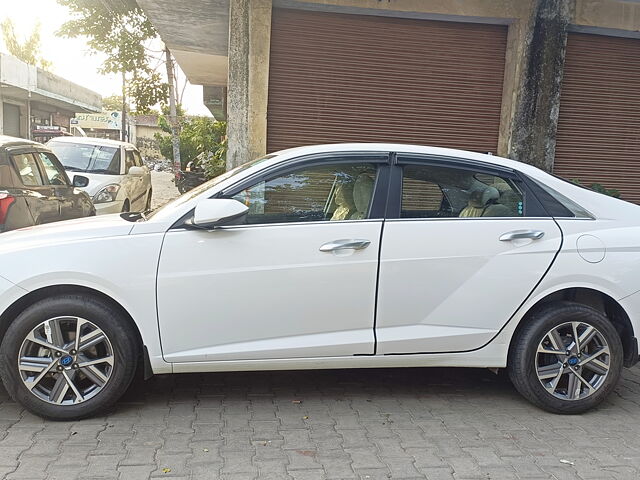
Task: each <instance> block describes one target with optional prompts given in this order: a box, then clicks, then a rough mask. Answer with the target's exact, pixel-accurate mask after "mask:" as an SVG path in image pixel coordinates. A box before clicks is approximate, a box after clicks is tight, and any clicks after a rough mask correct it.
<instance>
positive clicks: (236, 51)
mask: <svg viewBox="0 0 640 480" xmlns="http://www.w3.org/2000/svg"><path fill="white" fill-rule="evenodd" d="M271 8H272V4H271V0H230V3H229V82H228V87H227V137H228V151H227V168H233V167H235V166H238V165H241V164H242V163H245V162H247V161H249V160H252V159H254V158H256V157H259V156H261V155H264V154H265V153H266V133H267V132H266V125H267V118H266V116H267V97H268V88H269V87H268V81H269V48H270V43H271V40H270V38H271Z"/></svg>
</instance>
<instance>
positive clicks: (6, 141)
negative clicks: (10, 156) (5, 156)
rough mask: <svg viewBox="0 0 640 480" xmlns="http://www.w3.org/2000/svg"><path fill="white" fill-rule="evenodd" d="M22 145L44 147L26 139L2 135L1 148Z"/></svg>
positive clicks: (0, 136)
mask: <svg viewBox="0 0 640 480" xmlns="http://www.w3.org/2000/svg"><path fill="white" fill-rule="evenodd" d="M22 145H25V146H26V145H34V146H38V147H42V146H43V145H42V144H41V143H38V142H34V141H32V140H27V139H26V138H18V137H9V136H8V135H0V148H6V147H20V146H22Z"/></svg>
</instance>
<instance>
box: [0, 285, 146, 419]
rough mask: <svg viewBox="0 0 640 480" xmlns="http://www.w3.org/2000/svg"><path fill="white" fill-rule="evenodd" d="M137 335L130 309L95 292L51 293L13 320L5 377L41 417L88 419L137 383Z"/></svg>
mask: <svg viewBox="0 0 640 480" xmlns="http://www.w3.org/2000/svg"><path fill="white" fill-rule="evenodd" d="M135 338H136V334H135V331H133V328H132V326H131V325H130V323H129V322H128V321H127V320H126V319H125V318H123V316H122V314H121V313H120V312H119V311H117V310H116V309H114V308H112V307H111V306H110V305H108V304H105V303H103V302H101V301H100V300H98V299H96V298H94V297H90V296H80V295H63V296H59V297H55V298H49V299H44V300H41V301H39V302H37V303H35V304H33V305H31V306H30V307H29V308H27V309H26V310H25V311H24V312H22V313H21V314H20V315H19V316H18V317H17V318H16V319H15V321H14V322H13V323H12V324H11V325H10V326H9V329H8V330H7V333H6V334H5V337H4V339H3V341H2V344H1V345H0V376H1V377H2V380H3V382H4V385H5V387H6V389H7V391H8V392H9V394H10V395H11V396H12V397H13V399H14V400H15V401H17V402H19V403H20V404H22V405H23V406H24V407H25V408H26V409H27V410H29V411H31V412H33V413H35V414H37V415H40V416H42V417H45V418H50V419H54V420H70V419H79V418H84V417H88V416H91V415H94V414H96V413H98V412H100V411H102V410H104V409H106V408H107V407H109V406H111V405H112V404H113V403H114V402H116V401H117V400H118V399H119V398H120V397H121V396H122V394H123V393H124V392H125V391H126V389H127V388H128V386H129V384H130V383H131V380H132V379H133V376H134V373H135V371H136V364H137V359H138V350H139V349H138V345H137V342H136V341H135Z"/></svg>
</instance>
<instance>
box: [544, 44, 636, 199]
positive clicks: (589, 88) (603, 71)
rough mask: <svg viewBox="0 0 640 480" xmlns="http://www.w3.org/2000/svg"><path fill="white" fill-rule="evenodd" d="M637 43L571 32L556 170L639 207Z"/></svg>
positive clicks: (559, 125)
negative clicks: (599, 186)
mask: <svg viewBox="0 0 640 480" xmlns="http://www.w3.org/2000/svg"><path fill="white" fill-rule="evenodd" d="M639 167H640V40H637V39H630V38H618V37H606V36H602V35H590V34H582V33H571V34H569V39H568V41H567V56H566V61H565V69H564V80H563V83H562V97H561V101H560V118H559V120H558V133H557V139H556V156H555V164H554V171H555V173H557V174H558V175H561V176H563V177H565V178H568V179H578V180H580V182H581V183H583V184H585V185H590V184H592V183H600V184H602V185H604V186H605V187H607V188H616V189H618V190H620V193H621V196H622V198H623V199H624V200H628V201H630V202H634V203H640V168H639Z"/></svg>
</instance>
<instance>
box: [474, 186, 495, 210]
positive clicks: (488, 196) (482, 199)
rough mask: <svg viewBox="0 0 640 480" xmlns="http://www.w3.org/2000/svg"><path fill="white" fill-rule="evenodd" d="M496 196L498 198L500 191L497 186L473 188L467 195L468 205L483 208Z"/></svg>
mask: <svg viewBox="0 0 640 480" xmlns="http://www.w3.org/2000/svg"><path fill="white" fill-rule="evenodd" d="M498 198H500V193H499V192H498V189H497V188H494V187H486V188H484V189H482V190H475V191H474V192H471V195H470V196H469V206H470V207H473V208H484V207H486V206H487V205H489V204H490V203H491V202H494V201H496V200H497V199H498Z"/></svg>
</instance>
